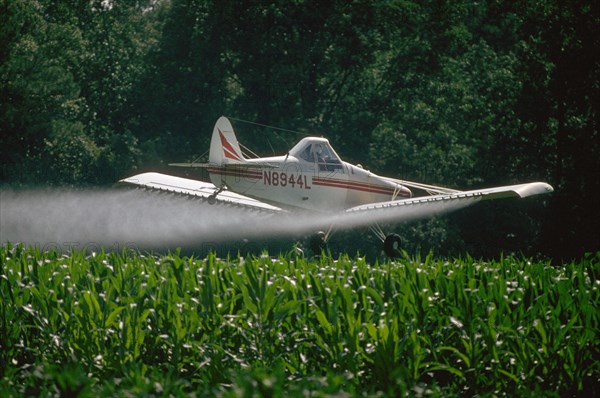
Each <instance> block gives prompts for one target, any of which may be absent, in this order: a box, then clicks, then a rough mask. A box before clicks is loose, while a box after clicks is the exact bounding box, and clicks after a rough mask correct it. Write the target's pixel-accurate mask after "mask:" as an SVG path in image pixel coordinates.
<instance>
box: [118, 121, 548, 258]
mask: <svg viewBox="0 0 600 398" xmlns="http://www.w3.org/2000/svg"><path fill="white" fill-rule="evenodd" d="M245 149H246V148H245ZM248 151H249V150H248ZM249 152H251V151H249ZM171 165H172V166H179V167H205V168H207V169H208V173H209V176H210V180H211V182H212V183H209V182H204V181H198V180H192V179H187V178H181V177H175V176H171V175H166V174H160V173H143V174H138V175H135V176H132V177H129V178H125V179H123V180H121V181H119V182H120V183H121V184H126V185H135V186H139V187H143V188H148V189H152V190H162V191H169V192H174V193H179V194H184V195H189V196H193V197H197V198H201V199H202V200H203V201H207V202H208V203H209V204H211V205H215V204H226V205H229V206H232V205H233V206H237V207H242V208H246V209H250V210H257V211H261V212H262V211H264V212H270V213H289V212H300V213H302V212H303V211H304V212H312V213H322V214H323V216H325V215H327V216H331V215H332V214H335V215H336V217H335V218H334V220H335V221H333V223H334V224H335V225H329V226H325V227H329V230H328V232H327V233H324V232H318V233H317V234H316V235H314V237H313V238H312V239H311V248H312V249H313V251H315V252H320V250H321V249H322V248H323V247H324V244H325V242H326V241H327V239H328V238H329V235H330V232H331V230H332V228H333V227H334V226H335V227H344V226H350V225H352V226H356V225H366V226H369V227H370V228H371V229H372V231H373V232H374V233H375V234H376V235H377V236H378V237H379V238H380V239H381V240H382V242H383V244H384V245H383V247H384V251H385V253H386V254H387V255H388V256H390V257H394V256H397V255H398V254H399V250H400V244H401V240H400V237H399V236H398V235H397V234H388V235H386V234H385V233H384V232H383V230H382V229H381V227H380V226H379V224H381V223H385V224H390V223H399V222H405V221H409V220H415V219H419V218H426V217H431V216H434V215H438V214H443V213H448V212H451V211H454V210H458V209H460V208H464V207H467V206H470V205H472V204H475V203H477V202H479V201H482V200H490V199H499V198H508V197H520V198H524V197H528V196H533V195H539V194H546V193H550V192H553V188H552V186H550V185H549V184H547V183H544V182H532V183H526V184H518V185H510V186H501V187H494V188H487V189H477V190H470V191H459V190H455V189H450V188H444V187H439V186H433V185H427V184H421V183H417V182H411V181H405V180H399V179H394V178H388V177H382V176H378V175H376V174H374V173H371V172H370V171H367V170H365V169H363V168H362V166H360V165H357V166H356V165H352V164H350V163H347V162H344V161H342V160H341V159H340V157H339V156H338V155H337V154H336V153H335V151H334V150H333V148H332V147H331V145H330V144H329V141H328V140H327V139H325V138H319V137H307V138H304V139H302V140H301V141H300V142H298V143H297V144H296V145H295V146H294V147H293V148H292V149H290V150H289V152H288V153H287V154H285V155H282V156H273V157H264V158H260V157H257V156H256V155H254V158H251V157H250V156H248V155H246V154H245V153H244V152H242V150H241V144H240V143H239V142H238V140H237V138H236V136H235V133H234V131H233V127H232V125H231V123H230V121H229V120H228V119H227V118H226V117H221V118H219V120H217V123H216V124H215V127H214V130H213V134H212V139H211V143H210V153H209V163H175V164H171ZM413 190H414V191H415V192H419V193H420V195H418V196H414V195H413V192H412V191H413ZM325 218H326V217H324V219H325ZM327 219H328V220H332V218H331V217H329V218H327ZM329 222H332V221H329Z"/></svg>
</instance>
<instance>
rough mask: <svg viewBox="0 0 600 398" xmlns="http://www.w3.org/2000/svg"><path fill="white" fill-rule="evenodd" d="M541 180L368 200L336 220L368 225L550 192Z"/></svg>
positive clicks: (423, 216)
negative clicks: (388, 200) (437, 193)
mask: <svg viewBox="0 0 600 398" xmlns="http://www.w3.org/2000/svg"><path fill="white" fill-rule="evenodd" d="M553 191H554V189H553V188H552V186H551V185H549V184H547V183H545V182H532V183H528V184H518V185H508V186H502V187H495V188H487V189H478V190H472V191H457V192H453V193H449V194H439V195H432V196H422V197H416V198H410V199H403V200H395V201H390V202H380V203H372V204H367V205H361V206H356V207H353V208H350V209H348V210H346V212H345V214H344V215H343V216H342V217H340V221H339V223H340V224H347V225H359V224H362V225H371V224H373V223H385V222H404V221H413V220H417V219H420V218H425V217H431V216H436V215H440V214H445V213H450V212H453V211H456V210H459V209H462V208H465V207H468V206H471V205H474V204H475V203H478V202H480V201H484V200H493V199H502V198H514V197H516V198H526V197H528V196H534V195H540V194H547V193H551V192H553Z"/></svg>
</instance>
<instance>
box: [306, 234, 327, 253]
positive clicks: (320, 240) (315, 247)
mask: <svg viewBox="0 0 600 398" xmlns="http://www.w3.org/2000/svg"><path fill="white" fill-rule="evenodd" d="M326 238H327V235H326V234H325V232H323V231H319V232H317V233H316V234H314V235H313V236H311V238H310V242H309V246H310V249H311V250H312V251H313V254H314V255H315V256H319V255H321V252H322V251H323V250H325V249H326V248H327V239H326Z"/></svg>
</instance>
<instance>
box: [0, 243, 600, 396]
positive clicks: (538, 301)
mask: <svg viewBox="0 0 600 398" xmlns="http://www.w3.org/2000/svg"><path fill="white" fill-rule="evenodd" d="M0 264H1V268H0V315H1V321H0V322H1V324H0V395H2V396H3V397H8V396H15V397H17V396H40V395H41V396H57V397H58V396H82V397H85V396H95V397H103V396H139V395H143V396H182V397H184V396H185V397H189V396H192V397H193V396H197V397H205V396H206V397H262V396H271V397H278V396H302V397H309V396H310V397H347V396H379V397H399V396H411V397H412V396H427V397H429V396H431V397H436V396H475V395H477V396H527V397H529V396H570V395H585V394H591V393H593V392H594V391H595V388H597V386H598V385H600V365H599V362H598V358H600V338H599V320H600V311H599V304H600V295H599V294H598V290H599V288H600V253H598V254H595V255H588V256H587V257H585V258H584V259H582V260H581V261H580V262H578V263H571V264H564V265H560V266H558V265H553V264H550V263H548V262H544V261H533V260H528V259H520V258H515V257H506V258H500V259H499V260H497V261H489V262H483V261H478V260H475V259H472V258H459V259H436V258H435V257H434V256H433V255H431V254H430V255H428V256H426V257H424V258H423V257H419V256H413V257H411V256H409V255H406V254H405V256H404V257H402V258H400V259H397V260H395V261H391V260H390V261H385V262H375V263H371V262H369V261H368V260H367V259H366V258H363V257H360V256H356V257H350V256H342V257H340V258H338V259H334V258H332V257H331V256H328V255H323V256H320V257H317V258H311V259H305V258H301V257H296V256H295V255H294V254H292V253H290V254H284V255H280V256H279V257H273V256H270V255H268V254H267V253H265V254H263V255H262V256H258V257H256V256H249V257H242V256H237V257H231V258H227V259H221V258H217V257H216V256H215V255H208V256H207V257H206V258H195V257H188V256H182V255H180V253H178V252H175V253H170V254H167V255H151V254H141V253H138V252H133V251H128V250H122V251H120V252H111V253H108V252H98V253H84V252H77V251H73V252H70V253H68V254H63V253H59V252H56V251H41V250H39V249H36V248H27V247H23V246H21V245H10V244H7V245H4V246H1V247H0Z"/></svg>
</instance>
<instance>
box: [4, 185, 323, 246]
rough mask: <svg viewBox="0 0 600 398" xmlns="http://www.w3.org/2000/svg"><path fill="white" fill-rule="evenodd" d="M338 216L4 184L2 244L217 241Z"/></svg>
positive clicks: (268, 234) (308, 229) (252, 237)
mask: <svg viewBox="0 0 600 398" xmlns="http://www.w3.org/2000/svg"><path fill="white" fill-rule="evenodd" d="M333 222H335V216H331V217H327V216H324V215H323V214H312V215H311V214H302V215H301V216H299V215H298V214H297V213H289V214H271V213H261V212H256V211H248V210H246V209H240V208H237V207H229V206H225V205H209V204H207V203H206V202H201V201H200V200H198V199H188V198H186V197H181V196H176V195H172V194H163V193H158V192H148V191H143V190H129V189H109V190H96V189H92V190H49V189H34V190H3V191H0V241H1V242H2V244H5V243H6V242H11V243H23V244H25V245H29V246H35V247H39V248H41V249H50V248H53V249H59V250H61V251H66V250H70V249H86V250H92V251H94V250H99V249H100V248H105V249H119V248H122V247H128V248H136V249H140V250H174V249H176V248H177V247H186V248H199V249H202V248H205V249H207V248H208V249H210V248H212V247H217V246H219V245H222V244H223V243H227V242H249V241H263V240H265V239H282V238H290V239H292V238H294V239H297V238H301V237H302V236H303V235H305V234H312V233H315V232H316V231H318V230H321V229H327V228H328V226H329V225H330V224H331V223H333ZM254 249H258V250H260V249H261V248H260V247H256V246H255V247H254Z"/></svg>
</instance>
